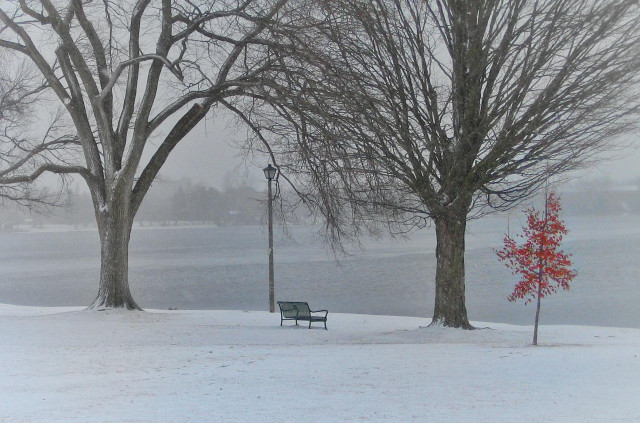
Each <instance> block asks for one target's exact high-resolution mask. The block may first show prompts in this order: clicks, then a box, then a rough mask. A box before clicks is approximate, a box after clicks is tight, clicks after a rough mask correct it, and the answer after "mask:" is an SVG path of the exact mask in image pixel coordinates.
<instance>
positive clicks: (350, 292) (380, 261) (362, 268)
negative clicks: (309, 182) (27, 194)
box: [0, 216, 640, 328]
mask: <svg viewBox="0 0 640 423" xmlns="http://www.w3.org/2000/svg"><path fill="white" fill-rule="evenodd" d="M523 221H524V218H522V221H516V220H515V219H514V218H511V221H510V222H509V226H510V228H511V231H512V232H513V231H514V230H519V228H520V226H521V225H522V223H523ZM565 221H566V223H567V227H568V228H569V230H570V233H569V235H568V236H567V237H566V238H565V241H564V244H563V248H564V250H565V251H566V252H569V253H571V254H573V262H574V267H575V268H576V270H577V271H578V277H577V278H576V279H575V280H574V282H573V285H572V288H571V291H569V292H564V291H563V292H560V293H558V294H556V295H554V296H552V297H548V298H545V299H543V302H542V311H541V324H585V325H598V326H618V327H636V328H637V327H640V306H639V304H640V216H623V217H580V218H566V219H565ZM506 229H507V218H506V217H493V218H486V219H483V220H479V221H474V222H471V223H470V226H469V230H468V234H467V241H466V243H467V252H466V275H467V276H466V277H467V279H466V284H467V311H468V314H469V318H470V319H471V320H476V321H485V322H504V323H513V324H527V325H529V324H532V323H533V318H534V313H535V307H534V305H533V304H529V305H527V306H525V305H524V304H523V303H522V302H519V303H510V302H508V301H507V299H506V298H507V296H508V295H509V294H510V293H511V291H512V288H513V285H514V283H515V278H514V277H513V276H512V275H511V274H510V273H509V272H508V271H507V269H506V268H505V267H504V266H503V264H502V263H500V262H499V261H498V260H497V258H496V255H495V251H494V250H495V249H498V248H500V247H501V243H502V238H503V234H504V233H505V232H506ZM290 231H291V232H292V234H293V239H288V238H286V237H283V236H281V235H280V236H279V235H276V247H275V277H276V299H278V300H305V301H308V302H309V303H310V304H311V307H312V308H327V309H329V310H330V312H345V313H367V314H388V315H406V316H419V317H420V316H423V317H431V315H432V313H433V302H434V292H435V291H434V275H435V234H434V230H433V229H425V230H421V231H419V232H416V233H415V234H413V235H412V236H411V238H410V239H406V240H389V239H381V240H365V241H364V242H363V246H364V250H354V251H353V254H352V255H350V256H347V257H340V258H339V261H336V260H335V259H334V257H333V256H332V255H331V254H330V253H329V252H328V251H327V249H326V247H325V246H324V245H323V244H322V243H321V242H320V241H318V240H317V239H316V238H315V237H314V235H313V232H312V231H311V230H310V229H309V228H306V227H291V228H290ZM266 244H267V236H266V230H265V229H264V228H261V227H224V228H215V227H201V228H200V227H199V228H192V227H171V228H147V227H142V228H139V227H136V228H135V229H134V231H133V235H132V241H131V249H130V275H129V279H130V285H131V290H132V293H133V296H134V298H135V300H136V301H137V302H138V304H139V305H140V306H141V307H143V308H158V309H166V308H169V307H177V308H179V309H240V310H267V309H268V302H267V296H268V287H267V285H268V269H267V248H266ZM99 263H100V257H99V243H98V234H97V232H96V231H95V230H84V231H82V230H79V231H49V232H47V231H33V232H16V233H3V234H0V303H9V304H20V305H35V306H71V305H73V306H75V305H84V304H87V305H88V304H90V303H91V302H92V300H93V299H94V298H95V296H96V294H97V290H98V276H99Z"/></svg>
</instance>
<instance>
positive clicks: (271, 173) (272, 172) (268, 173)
mask: <svg viewBox="0 0 640 423" xmlns="http://www.w3.org/2000/svg"><path fill="white" fill-rule="evenodd" d="M262 171H263V172H264V176H265V177H266V178H267V187H268V194H267V195H268V203H267V215H268V217H267V219H268V224H269V312H271V313H275V311H276V305H275V296H276V295H275V284H274V281H273V204H272V195H271V181H272V180H273V179H274V178H275V177H276V173H278V169H277V168H275V167H273V166H271V163H269V164H268V165H267V167H265V168H264V169H262Z"/></svg>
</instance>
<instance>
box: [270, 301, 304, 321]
mask: <svg viewBox="0 0 640 423" xmlns="http://www.w3.org/2000/svg"><path fill="white" fill-rule="evenodd" d="M278 306H280V312H281V313H282V316H283V317H286V318H295V317H310V316H311V310H310V309H309V304H307V303H303V302H300V301H278Z"/></svg>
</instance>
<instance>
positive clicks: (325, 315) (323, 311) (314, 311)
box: [309, 310, 329, 317]
mask: <svg viewBox="0 0 640 423" xmlns="http://www.w3.org/2000/svg"><path fill="white" fill-rule="evenodd" d="M309 311H310V312H311V313H324V317H327V314H329V310H309Z"/></svg>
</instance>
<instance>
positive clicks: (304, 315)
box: [278, 301, 329, 329]
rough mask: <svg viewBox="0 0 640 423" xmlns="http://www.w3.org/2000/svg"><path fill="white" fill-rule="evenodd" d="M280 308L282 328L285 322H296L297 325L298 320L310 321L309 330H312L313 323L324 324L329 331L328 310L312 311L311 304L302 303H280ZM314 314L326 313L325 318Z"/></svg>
mask: <svg viewBox="0 0 640 423" xmlns="http://www.w3.org/2000/svg"><path fill="white" fill-rule="evenodd" d="M278 306H279V307H280V326H282V322H283V321H285V320H295V321H296V325H297V324H298V320H302V321H308V322H309V329H311V323H312V322H323V323H324V328H325V329H327V314H329V311H327V310H311V309H310V308H309V304H307V303H305V302H302V301H278ZM312 313H324V316H320V315H315V316H314V315H313V314H312Z"/></svg>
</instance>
